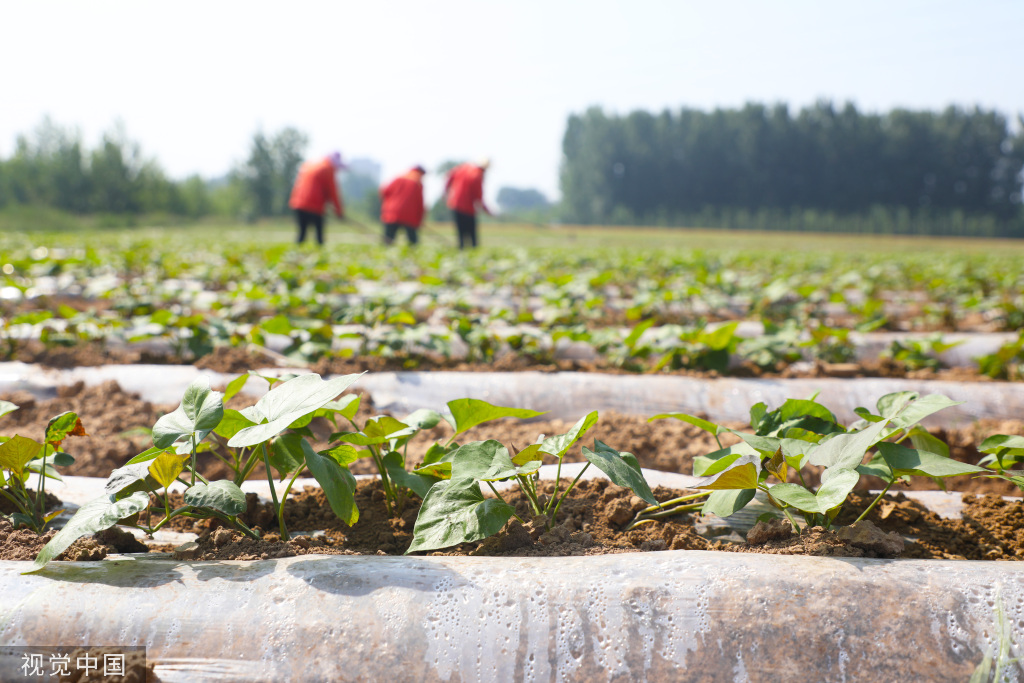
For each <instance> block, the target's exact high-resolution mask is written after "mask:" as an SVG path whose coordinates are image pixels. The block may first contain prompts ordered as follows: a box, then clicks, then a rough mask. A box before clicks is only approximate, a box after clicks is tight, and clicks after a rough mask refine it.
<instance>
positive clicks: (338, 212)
mask: <svg viewBox="0 0 1024 683" xmlns="http://www.w3.org/2000/svg"><path fill="white" fill-rule="evenodd" d="M324 175H325V178H324V184H325V185H326V186H327V198H328V199H329V200H331V204H333V205H334V215H335V216H337V217H338V218H344V217H345V205H344V204H343V203H342V201H341V192H339V191H338V183H337V181H335V179H334V169H333V168H330V167H329V168H328V169H327V172H326V173H325V174H324Z"/></svg>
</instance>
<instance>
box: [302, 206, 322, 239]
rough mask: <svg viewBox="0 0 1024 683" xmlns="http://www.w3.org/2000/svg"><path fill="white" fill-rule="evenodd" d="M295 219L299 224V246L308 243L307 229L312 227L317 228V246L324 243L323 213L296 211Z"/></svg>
mask: <svg viewBox="0 0 1024 683" xmlns="http://www.w3.org/2000/svg"><path fill="white" fill-rule="evenodd" d="M295 219H296V220H297V221H298V223H299V244H302V243H303V242H305V241H306V228H308V227H309V226H311V225H312V226H313V227H314V228H316V241H317V244H323V243H324V215H323V214H322V213H313V212H312V211H303V210H302V209H295Z"/></svg>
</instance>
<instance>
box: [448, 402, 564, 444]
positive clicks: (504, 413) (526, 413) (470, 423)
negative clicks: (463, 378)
mask: <svg viewBox="0 0 1024 683" xmlns="http://www.w3.org/2000/svg"><path fill="white" fill-rule="evenodd" d="M448 410H450V411H451V413H452V418H453V419H454V420H455V436H458V435H459V434H462V433H463V432H465V431H466V430H468V429H472V428H473V427H476V426H477V425H478V424H481V423H483V422H489V421H490V420H497V419H499V418H502V417H518V418H521V419H525V418H529V417H537V416H538V415H543V414H544V413H538V412H537V411H536V410H527V409H526V408H505V407H502V406H495V405H491V404H490V403H488V402H487V401H480V400H478V399H475V398H459V399H456V400H454V401H448Z"/></svg>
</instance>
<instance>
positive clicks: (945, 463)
mask: <svg viewBox="0 0 1024 683" xmlns="http://www.w3.org/2000/svg"><path fill="white" fill-rule="evenodd" d="M878 451H879V453H881V454H882V457H883V458H884V459H885V462H886V463H887V464H888V465H889V467H891V468H892V469H893V471H894V472H895V473H896V476H902V475H905V474H909V475H918V476H928V477H955V476H958V475H961V474H974V473H976V472H984V471H985V468H984V467H978V466H977V465H970V464H968V463H966V462H959V461H957V460H953V459H952V458H947V457H945V456H942V455H939V454H938V453H931V452H929V451H923V450H921V449H919V448H907V447H906V446H901V445H900V444H895V443H880V444H878Z"/></svg>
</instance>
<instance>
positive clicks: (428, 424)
mask: <svg viewBox="0 0 1024 683" xmlns="http://www.w3.org/2000/svg"><path fill="white" fill-rule="evenodd" d="M442 419H443V418H442V417H441V413H439V412H437V411H436V410H429V409H427V408H420V409H419V410H417V411H415V412H413V413H410V414H409V415H408V416H406V417H405V419H403V420H402V422H404V423H405V424H407V425H409V426H410V427H412V428H413V429H415V430H417V431H419V430H424V429H433V428H434V427H436V426H437V425H438V424H440V422H441V420H442Z"/></svg>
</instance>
